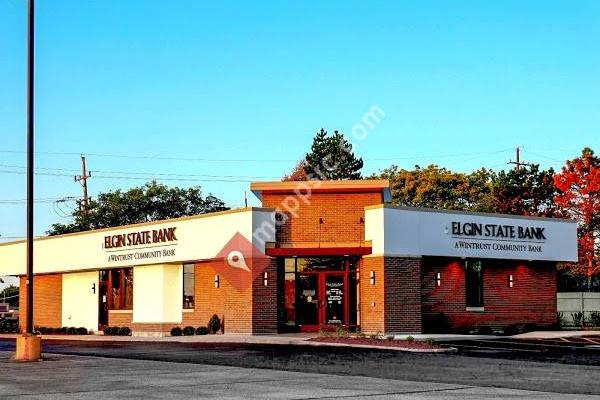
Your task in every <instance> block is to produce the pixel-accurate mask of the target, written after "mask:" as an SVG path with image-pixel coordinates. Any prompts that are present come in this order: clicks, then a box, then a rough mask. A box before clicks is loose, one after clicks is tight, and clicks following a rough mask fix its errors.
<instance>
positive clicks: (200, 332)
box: [196, 326, 209, 335]
mask: <svg viewBox="0 0 600 400" xmlns="http://www.w3.org/2000/svg"><path fill="white" fill-rule="evenodd" d="M208 334H209V332H208V328H207V327H205V326H199V327H198V329H196V335H208Z"/></svg>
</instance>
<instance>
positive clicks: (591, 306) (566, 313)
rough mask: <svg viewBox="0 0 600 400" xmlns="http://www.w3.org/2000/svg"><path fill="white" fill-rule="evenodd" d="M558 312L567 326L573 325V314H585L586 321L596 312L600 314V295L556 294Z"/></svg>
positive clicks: (585, 293) (581, 293)
mask: <svg viewBox="0 0 600 400" xmlns="http://www.w3.org/2000/svg"><path fill="white" fill-rule="evenodd" d="M556 299H557V309H558V312H560V313H562V314H563V318H564V320H565V322H566V323H567V324H572V323H573V317H572V316H571V313H578V312H583V313H584V315H585V319H586V321H589V317H590V314H591V313H592V312H594V311H597V312H600V293H590V292H562V293H557V294H556Z"/></svg>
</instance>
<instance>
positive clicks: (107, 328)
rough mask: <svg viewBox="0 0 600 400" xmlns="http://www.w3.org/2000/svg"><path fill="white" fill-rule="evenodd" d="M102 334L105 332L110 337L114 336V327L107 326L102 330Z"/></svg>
mask: <svg viewBox="0 0 600 400" xmlns="http://www.w3.org/2000/svg"><path fill="white" fill-rule="evenodd" d="M102 332H104V334H105V335H106V336H110V335H112V334H113V328H112V326H107V327H105V328H104V329H103V330H102Z"/></svg>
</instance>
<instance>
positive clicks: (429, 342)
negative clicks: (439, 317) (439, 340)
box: [425, 338, 435, 346]
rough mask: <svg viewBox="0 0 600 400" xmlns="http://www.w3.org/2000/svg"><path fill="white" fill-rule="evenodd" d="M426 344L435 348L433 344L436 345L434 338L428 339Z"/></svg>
mask: <svg viewBox="0 0 600 400" xmlns="http://www.w3.org/2000/svg"><path fill="white" fill-rule="evenodd" d="M425 343H427V344H428V345H430V346H433V344H434V343H435V342H434V340H433V339H432V338H427V340H425Z"/></svg>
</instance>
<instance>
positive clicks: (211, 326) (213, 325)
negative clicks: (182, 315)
mask: <svg viewBox="0 0 600 400" xmlns="http://www.w3.org/2000/svg"><path fill="white" fill-rule="evenodd" d="M206 327H207V328H208V331H209V332H210V333H212V334H213V335H214V334H215V333H217V332H219V330H220V329H221V320H220V319H219V316H218V315H217V314H213V316H212V317H210V320H209V321H208V325H207V326H206Z"/></svg>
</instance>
